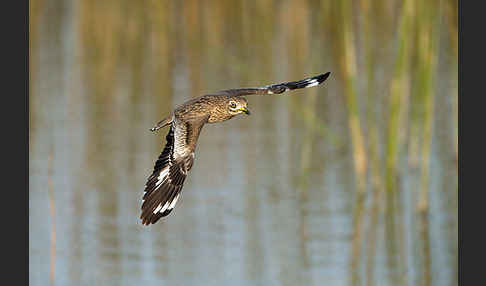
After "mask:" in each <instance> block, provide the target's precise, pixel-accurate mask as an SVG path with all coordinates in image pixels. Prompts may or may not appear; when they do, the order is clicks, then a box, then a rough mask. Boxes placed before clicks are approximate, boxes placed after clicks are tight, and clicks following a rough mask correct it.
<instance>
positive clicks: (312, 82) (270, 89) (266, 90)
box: [215, 72, 331, 96]
mask: <svg viewBox="0 0 486 286" xmlns="http://www.w3.org/2000/svg"><path fill="white" fill-rule="evenodd" d="M330 74H331V73H330V72H327V73H325V74H320V75H318V76H314V77H310V78H306V79H303V80H299V81H290V82H284V83H278V84H272V85H267V86H263V87H256V88H238V89H227V90H221V91H218V92H217V93H215V95H229V96H243V95H252V94H259V95H266V94H280V93H283V92H285V91H287V90H293V89H299V88H307V87H313V86H316V85H319V84H321V83H323V82H324V81H325V80H326V79H327V78H328V77H329V75H330Z"/></svg>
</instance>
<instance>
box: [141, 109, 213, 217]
mask: <svg viewBox="0 0 486 286" xmlns="http://www.w3.org/2000/svg"><path fill="white" fill-rule="evenodd" d="M206 122H207V117H204V118H196V119H191V120H188V121H183V120H178V119H175V120H174V121H173V122H172V124H171V127H170V130H169V133H168V134H167V136H166V140H167V143H166V145H165V147H164V150H163V151H162V153H161V154H160V156H159V158H158V160H157V162H155V166H154V171H153V173H152V175H150V177H149V178H148V179H147V183H146V184H145V193H144V196H143V203H142V214H141V216H140V219H142V224H145V225H149V224H151V223H156V222H157V221H158V220H159V219H160V218H161V217H164V216H167V215H168V214H169V213H170V212H171V211H172V210H173V209H174V207H175V205H176V203H177V200H178V199H179V196H180V194H181V191H182V186H183V184H184V180H185V179H186V177H187V173H188V172H189V170H191V168H192V165H193V163H194V150H195V148H196V143H197V139H198V137H199V133H200V131H201V128H202V127H203V125H204V123H206Z"/></svg>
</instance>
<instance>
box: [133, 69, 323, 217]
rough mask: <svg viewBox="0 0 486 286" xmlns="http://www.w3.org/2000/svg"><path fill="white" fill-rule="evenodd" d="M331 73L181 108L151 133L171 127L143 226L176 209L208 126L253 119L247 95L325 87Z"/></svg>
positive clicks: (148, 189)
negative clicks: (242, 117)
mask: <svg viewBox="0 0 486 286" xmlns="http://www.w3.org/2000/svg"><path fill="white" fill-rule="evenodd" d="M329 74H330V73H329V72H327V73H325V74H321V75H318V76H315V77H311V78H307V79H304V80H300V81H294V82H286V83H279V84H273V85H267V86H264V87H257V88H241V89H228V90H222V91H219V92H216V93H214V94H209V95H204V96H201V97H198V98H194V99H192V100H189V101H187V102H185V103H184V104H182V105H181V106H179V107H177V108H176V109H175V110H174V112H172V114H170V115H169V116H168V117H166V118H165V119H163V120H161V121H160V122H159V123H157V125H156V126H155V127H153V128H152V129H150V130H151V131H156V130H159V129H160V128H162V127H164V126H167V125H170V130H169V133H168V134H167V136H166V140H167V143H166V145H165V148H164V150H163V151H162V154H160V156H159V159H158V160H157V161H156V162H155V166H154V171H153V173H152V175H150V176H149V178H148V180H147V183H146V184H145V192H144V195H143V203H142V214H141V216H140V218H141V219H142V224H144V225H149V224H150V223H156V222H157V221H158V220H159V219H160V218H161V217H164V216H167V215H168V214H169V213H170V212H171V211H172V210H173V209H174V207H175V205H176V203H177V200H178V199H179V196H180V194H181V190H182V185H183V184H184V180H185V179H186V176H187V173H188V172H189V170H191V167H192V164H193V163H194V151H195V149H196V143H197V139H198V137H199V133H200V132H201V129H202V127H203V126H204V124H206V123H216V122H222V121H226V120H228V119H231V118H233V117H234V116H236V115H238V114H241V113H245V114H247V115H250V111H249V110H248V101H247V100H246V98H244V97H243V96H244V95H251V94H260V95H265V94H279V93H283V92H285V91H287V90H292V89H299V88H306V87H312V86H316V85H318V84H321V83H323V82H324V81H325V80H326V79H327V78H328V77H329Z"/></svg>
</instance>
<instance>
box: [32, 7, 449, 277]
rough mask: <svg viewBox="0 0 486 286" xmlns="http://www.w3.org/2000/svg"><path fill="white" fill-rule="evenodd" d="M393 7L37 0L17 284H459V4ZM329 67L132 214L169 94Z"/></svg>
mask: <svg viewBox="0 0 486 286" xmlns="http://www.w3.org/2000/svg"><path fill="white" fill-rule="evenodd" d="M405 3H407V4H403V5H402V3H401V1H372V2H371V3H368V1H357V2H356V1H322V2H320V1H303V2H301V1H258V2H250V1H236V2H231V3H230V1H223V0H215V1H210V3H206V4H202V3H200V2H198V1H187V2H184V3H182V2H179V1H141V2H133V1H120V2H118V1H108V2H107V1H101V2H100V1H79V2H70V1H57V0H36V1H31V15H30V17H31V21H30V23H31V35H30V37H31V57H30V59H31V63H30V64H31V94H30V108H29V110H30V112H31V113H30V162H29V166H30V170H29V171H30V180H29V184H30V191H29V236H30V243H29V258H30V259H29V261H30V262H29V264H30V265H29V282H30V284H31V285H49V284H51V285H52V284H56V285H89V284H92V285H137V284H139V283H144V282H147V283H150V284H156V283H157V284H163V285H165V284H168V285H169V284H170V285H228V284H231V285H233V284H235V285H457V192H458V187H457V117H456V116H455V115H456V114H457V55H456V53H457V47H456V43H457V38H456V37H457V20H456V18H455V17H454V16H455V15H456V14H457V10H455V7H456V6H455V5H457V3H456V2H454V1H442V2H441V3H439V2H435V1H430V3H429V4H427V5H429V6H427V7H424V6H423V5H422V4H420V3H421V2H420V1H419V0H410V1H406V2H405ZM351 4H353V5H351ZM354 4H359V5H357V6H356V5H354ZM424 5H425V4H424ZM430 5H432V6H430ZM434 5H435V6H434ZM431 7H432V8H434V9H429V8H431ZM407 9H408V10H407ZM424 9H429V10H434V11H436V12H435V13H436V14H435V15H432V16H433V17H431V15H429V14H426V13H424V12H423V11H425V10H424ZM429 10H427V11H429ZM427 19H437V20H436V21H435V20H427ZM438 21H442V23H445V24H443V25H438V23H439V22H438ZM448 25H449V26H448ZM365 32H366V33H365ZM431 34H432V35H435V36H430V35H431ZM327 71H331V72H332V75H331V77H330V78H329V79H328V80H327V82H326V83H325V84H324V85H322V86H319V87H316V88H311V89H306V90H299V91H294V92H292V93H291V94H288V95H289V96H283V95H282V96H275V97H256V96H255V97H250V98H249V104H250V109H251V110H252V116H250V117H243V116H241V117H237V118H235V119H233V120H230V121H227V122H225V123H222V124H214V125H207V126H205V127H204V128H203V131H202V134H201V137H200V139H199V143H198V149H197V153H196V161H195V165H194V168H193V169H192V171H191V175H190V176H189V177H188V178H187V180H186V183H185V186H184V192H183V194H182V198H181V200H180V201H179V203H178V205H177V208H176V209H175V210H174V211H173V212H172V213H171V215H170V216H169V217H168V218H167V219H166V220H162V221H160V222H159V223H157V224H155V225H152V226H150V227H144V226H142V225H141V224H140V221H139V215H140V204H141V197H142V192H143V186H144V184H145V180H146V178H147V176H148V175H149V174H150V173H151V172H152V167H153V164H154V162H155V160H156V158H157V157H158V155H159V153H160V151H161V150H162V148H163V146H164V144H165V133H166V132H167V130H166V129H164V130H161V131H160V132H158V133H157V134H155V135H154V134H152V133H151V132H149V131H148V130H149V128H150V127H152V126H153V124H154V123H156V122H157V121H159V120H160V119H161V118H162V117H164V116H165V115H166V114H167V113H168V112H169V111H170V110H171V109H172V108H173V107H174V106H176V105H178V104H180V103H182V102H184V101H185V100H187V99H189V98H191V97H195V96H199V95H201V94H202V93H204V92H211V91H216V90H220V89H227V88H233V87H241V86H246V87H248V86H258V85H264V84H270V83H276V82H281V81H287V80H297V79H301V78H303V77H306V76H310V75H314V74H318V73H322V72H327ZM434 74H437V75H435V77H434ZM438 78H442V79H443V78H447V79H448V80H440V81H438V80H437V79H438ZM286 95H287V94H286ZM451 114H452V115H453V116H451ZM49 158H52V159H51V160H50V159H49ZM49 162H50V163H49ZM49 166H51V168H49ZM49 190H51V191H52V200H51V199H50V197H49V193H48V192H49ZM50 211H53V213H55V217H52V216H51V213H50ZM54 238H55V240H54ZM52 253H54V254H55V255H52ZM50 275H52V278H51V276H50ZM51 279H52V280H53V281H51Z"/></svg>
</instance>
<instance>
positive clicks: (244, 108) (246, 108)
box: [240, 106, 251, 115]
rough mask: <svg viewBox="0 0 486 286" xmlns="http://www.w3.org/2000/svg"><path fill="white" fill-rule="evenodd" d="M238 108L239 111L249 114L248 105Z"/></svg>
mask: <svg viewBox="0 0 486 286" xmlns="http://www.w3.org/2000/svg"><path fill="white" fill-rule="evenodd" d="M240 110H241V111H243V112H244V113H246V115H250V114H251V113H250V110H248V107H246V106H245V107H242V108H240Z"/></svg>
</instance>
